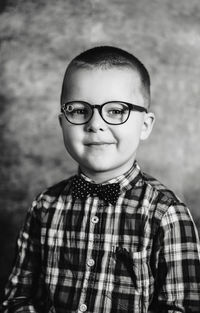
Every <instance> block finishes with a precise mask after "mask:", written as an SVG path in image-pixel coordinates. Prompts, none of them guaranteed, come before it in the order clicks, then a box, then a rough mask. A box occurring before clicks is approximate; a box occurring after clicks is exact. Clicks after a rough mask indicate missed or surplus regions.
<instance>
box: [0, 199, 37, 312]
mask: <svg viewBox="0 0 200 313" xmlns="http://www.w3.org/2000/svg"><path fill="white" fill-rule="evenodd" d="M36 206H37V201H34V202H33V206H32V207H31V208H30V210H29V211H28V213H27V216H26V220H25V223H24V227H23V228H22V230H21V232H20V235H19V237H18V240H17V251H16V256H15V262H14V267H13V270H12V272H11V275H10V277H9V280H8V283H7V286H6V289H5V301H4V302H3V305H2V308H1V310H2V312H5V313H10V312H12V313H18V312H23V313H25V312H27V313H28V312H31V313H35V312H37V309H36V306H35V297H36V292H37V294H38V292H39V293H40V289H41V285H42V284H41V274H40V273H41V255H40V253H41V251H40V220H39V218H38V217H37V214H36V212H35V211H34V209H35V208H36Z"/></svg>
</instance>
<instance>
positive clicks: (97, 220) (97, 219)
mask: <svg viewBox="0 0 200 313" xmlns="http://www.w3.org/2000/svg"><path fill="white" fill-rule="evenodd" d="M98 222H99V218H98V217H97V216H93V217H92V223H94V224H96V223H98Z"/></svg>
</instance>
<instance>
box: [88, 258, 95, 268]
mask: <svg viewBox="0 0 200 313" xmlns="http://www.w3.org/2000/svg"><path fill="white" fill-rule="evenodd" d="M94 264H95V261H94V260H93V259H89V260H88V261H87V265H88V266H90V267H91V266H94Z"/></svg>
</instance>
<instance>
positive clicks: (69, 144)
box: [3, 46, 200, 313]
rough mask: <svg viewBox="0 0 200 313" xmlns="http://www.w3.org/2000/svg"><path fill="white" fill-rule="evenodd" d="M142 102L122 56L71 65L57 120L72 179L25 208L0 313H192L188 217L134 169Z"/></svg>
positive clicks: (195, 295)
mask: <svg viewBox="0 0 200 313" xmlns="http://www.w3.org/2000/svg"><path fill="white" fill-rule="evenodd" d="M149 103H150V78H149V74H148V72H147V70H146V68H145V67H144V65H143V64H142V63H141V62H140V61H139V60H138V59H136V58H135V57H134V56H133V55H131V54H129V53H128V52H126V51H124V50H121V49H118V48H115V47H109V46H104V47H96V48H93V49H90V50H88V51H86V52H83V53H82V54H80V55H79V56H77V57H76V58H75V59H74V60H72V61H71V63H70V65H69V66H68V68H67V70H66V73H65V77H64V81H63V86H62V93H61V114H60V116H59V121H60V125H61V128H62V132H63V138H64V143H65V147H66V149H67V151H68V152H69V153H70V154H71V156H72V157H73V158H74V160H76V161H77V163H78V164H79V171H78V175H75V176H73V177H71V178H69V179H67V180H65V181H62V182H60V183H59V184H57V185H55V186H53V187H51V188H49V189H47V190H46V191H45V192H43V193H42V194H40V195H39V196H38V197H37V199H36V200H35V201H34V202H33V205H32V207H31V208H30V210H29V212H28V214H27V219H26V222H25V224H24V228H23V230H22V231H21V234H20V236H19V239H18V254H17V258H16V262H15V266H14V269H13V271H12V274H11V276H10V278H9V282H8V284H7V288H6V300H5V301H4V304H3V308H4V312H58V313H75V312H78V313H81V312H88V313H118V312H120V313H123V312H131V313H147V312H152V313H155V312H157V313H172V312H175V313H178V312H182V313H186V312H187V313H189V312H193V313H197V312H198V313H199V312H200V251H199V240H198V235H197V230H196V228H195V225H194V223H193V221H192V218H191V216H190V213H189V211H188V209H187V208H186V207H185V205H184V204H183V203H182V202H181V201H180V200H179V199H177V198H176V196H175V195H174V194H173V192H171V191H170V190H167V189H166V188H165V187H164V186H163V185H161V184H160V183H159V182H158V181H156V180H155V179H153V178H152V177H150V176H148V175H146V174H144V173H142V172H141V170H140V168H139V165H138V164H137V162H136V151H137V149H138V145H139V142H140V140H145V139H147V138H148V136H149V134H150V133H151V130H152V127H153V123H154V119H155V117H154V114H153V113H150V112H149V111H148V109H149Z"/></svg>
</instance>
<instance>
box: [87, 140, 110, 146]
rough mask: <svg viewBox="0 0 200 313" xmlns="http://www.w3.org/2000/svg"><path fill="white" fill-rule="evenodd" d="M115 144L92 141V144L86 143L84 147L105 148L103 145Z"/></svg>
mask: <svg viewBox="0 0 200 313" xmlns="http://www.w3.org/2000/svg"><path fill="white" fill-rule="evenodd" d="M113 144H115V143H114V142H104V141H93V142H88V143H86V144H85V145H86V146H105V145H113Z"/></svg>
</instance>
